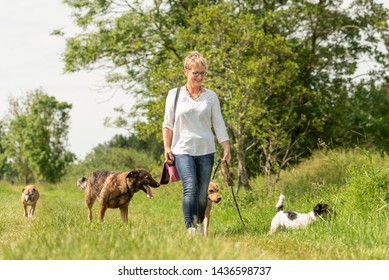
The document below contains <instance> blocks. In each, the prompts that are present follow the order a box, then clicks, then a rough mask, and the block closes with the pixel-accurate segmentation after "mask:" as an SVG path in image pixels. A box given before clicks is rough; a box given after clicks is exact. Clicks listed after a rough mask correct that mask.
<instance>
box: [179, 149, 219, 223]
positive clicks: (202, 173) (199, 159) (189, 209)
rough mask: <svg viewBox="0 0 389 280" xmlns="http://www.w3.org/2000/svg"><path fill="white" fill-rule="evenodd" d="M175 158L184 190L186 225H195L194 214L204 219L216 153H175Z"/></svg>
mask: <svg viewBox="0 0 389 280" xmlns="http://www.w3.org/2000/svg"><path fill="white" fill-rule="evenodd" d="M174 159H175V164H176V167H177V171H178V174H179V175H180V178H181V182H182V186H183V190H184V194H183V199H182V211H183V214H184V221H185V226H186V228H189V227H192V226H193V217H194V216H196V217H197V218H198V219H199V222H200V223H201V222H202V221H203V219H204V213H205V208H206V207H207V202H208V185H209V182H210V180H211V176H212V167H213V162H214V154H209V155H204V156H196V157H192V156H190V155H175V156H174Z"/></svg>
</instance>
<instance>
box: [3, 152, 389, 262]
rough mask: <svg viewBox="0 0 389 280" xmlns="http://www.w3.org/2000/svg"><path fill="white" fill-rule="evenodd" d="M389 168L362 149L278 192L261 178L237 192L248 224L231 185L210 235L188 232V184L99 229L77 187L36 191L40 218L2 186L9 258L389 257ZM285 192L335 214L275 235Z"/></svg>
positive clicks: (296, 205)
mask: <svg viewBox="0 0 389 280" xmlns="http://www.w3.org/2000/svg"><path fill="white" fill-rule="evenodd" d="M388 165H389V159H388V158H386V157H380V156H379V155H376V154H373V155H371V154H368V153H366V152H363V151H358V150H354V151H349V152H345V151H329V152H328V151H327V152H320V153H317V154H315V155H314V156H313V157H312V158H311V159H308V160H307V161H305V162H303V163H302V164H300V165H299V166H298V167H296V168H294V169H291V170H288V171H285V172H284V173H283V174H282V180H281V181H280V182H279V184H278V185H277V186H276V188H275V189H274V190H273V191H272V192H270V193H269V192H268V191H267V188H266V187H265V186H264V184H263V180H262V179H261V178H257V179H255V180H252V182H251V184H252V186H253V191H252V192H245V191H243V190H242V191H240V192H239V193H238V195H237V200H238V204H239V208H240V211H241V213H242V217H243V219H244V222H245V225H246V227H243V225H242V223H241V222H240V219H239V216H238V213H237V210H236V208H235V205H234V201H233V197H232V194H231V189H229V188H227V187H223V188H222V194H223V199H222V201H221V202H220V203H219V204H217V205H214V207H213V210H212V217H211V226H210V236H209V237H208V238H203V237H200V236H187V235H186V232H185V229H184V226H183V218H182V212H181V196H182V190H181V186H180V184H179V183H175V184H171V185H168V186H162V187H160V188H159V189H155V190H154V192H153V193H154V197H155V199H154V200H153V201H151V200H149V199H147V198H146V195H145V194H144V193H142V192H139V193H137V194H136V195H135V197H134V199H133V200H132V201H131V203H130V207H129V211H130V212H129V220H130V222H129V223H128V224H124V223H122V222H121V220H120V214H119V211H118V210H116V209H110V210H108V211H107V214H106V219H105V221H104V223H98V222H97V221H96V217H97V215H96V214H97V209H98V203H96V205H95V208H94V214H95V215H94V218H95V220H94V221H93V222H92V223H88V222H87V210H86V208H85V206H84V202H83V195H84V194H83V192H82V191H80V190H78V189H77V188H76V187H75V183H74V182H68V183H62V184H59V185H44V184H39V185H37V187H38V189H39V190H40V193H41V198H40V200H39V202H38V205H37V210H36V214H35V216H34V217H33V218H24V217H23V216H22V213H23V210H22V205H21V202H20V195H21V189H22V187H23V186H13V185H9V184H7V183H0V259H26V260H29V259H65V260H73V259H91V260H95V259H105V260H110V259H133V260H138V259H141V260H150V259H152V260H161V259H166V260H174V259H184V260H197V259H203V260H211V259H220V260H223V259H242V260H245V259H313V260H315V259H320V260H326V259H389V238H388V236H389V205H388V203H389V172H388V170H389V169H388V167H389V166H388ZM75 180H76V178H74V181H75ZM280 192H282V193H284V194H285V195H286V203H285V208H287V209H291V210H295V211H299V212H308V211H309V210H310V209H312V208H313V206H314V205H315V204H316V203H317V202H326V203H329V204H330V205H331V206H332V207H333V209H334V210H335V211H336V216H335V217H333V218H332V219H329V220H319V221H318V222H316V223H313V224H311V225H310V226H309V227H308V228H306V229H303V230H290V231H281V232H279V233H276V234H274V235H268V231H269V226H270V221H271V219H272V217H273V215H274V212H275V204H276V202H277V199H278V195H279V193H280Z"/></svg>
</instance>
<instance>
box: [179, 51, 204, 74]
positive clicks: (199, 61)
mask: <svg viewBox="0 0 389 280" xmlns="http://www.w3.org/2000/svg"><path fill="white" fill-rule="evenodd" d="M193 65H202V66H204V67H205V69H207V68H208V65H207V62H206V61H205V58H204V57H203V56H202V55H201V54H200V53H199V52H198V51H193V52H190V53H189V54H188V55H187V57H185V60H184V68H186V69H189V70H190V69H191V67H192V66H193Z"/></svg>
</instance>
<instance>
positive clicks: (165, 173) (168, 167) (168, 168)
mask: <svg viewBox="0 0 389 280" xmlns="http://www.w3.org/2000/svg"><path fill="white" fill-rule="evenodd" d="M178 181H180V176H179V175H178V172H177V168H176V166H175V164H174V163H173V164H168V163H167V162H166V161H165V162H164V163H163V168H162V175H161V179H160V181H159V183H160V184H161V185H166V184H168V183H169V182H178Z"/></svg>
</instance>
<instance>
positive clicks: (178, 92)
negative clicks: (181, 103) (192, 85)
mask: <svg viewBox="0 0 389 280" xmlns="http://www.w3.org/2000/svg"><path fill="white" fill-rule="evenodd" d="M180 89H181V87H178V88H177V93H176V98H175V100H174V117H173V120H174V122H175V120H176V108H177V100H178V95H179V94H180ZM174 122H173V124H174Z"/></svg>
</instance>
